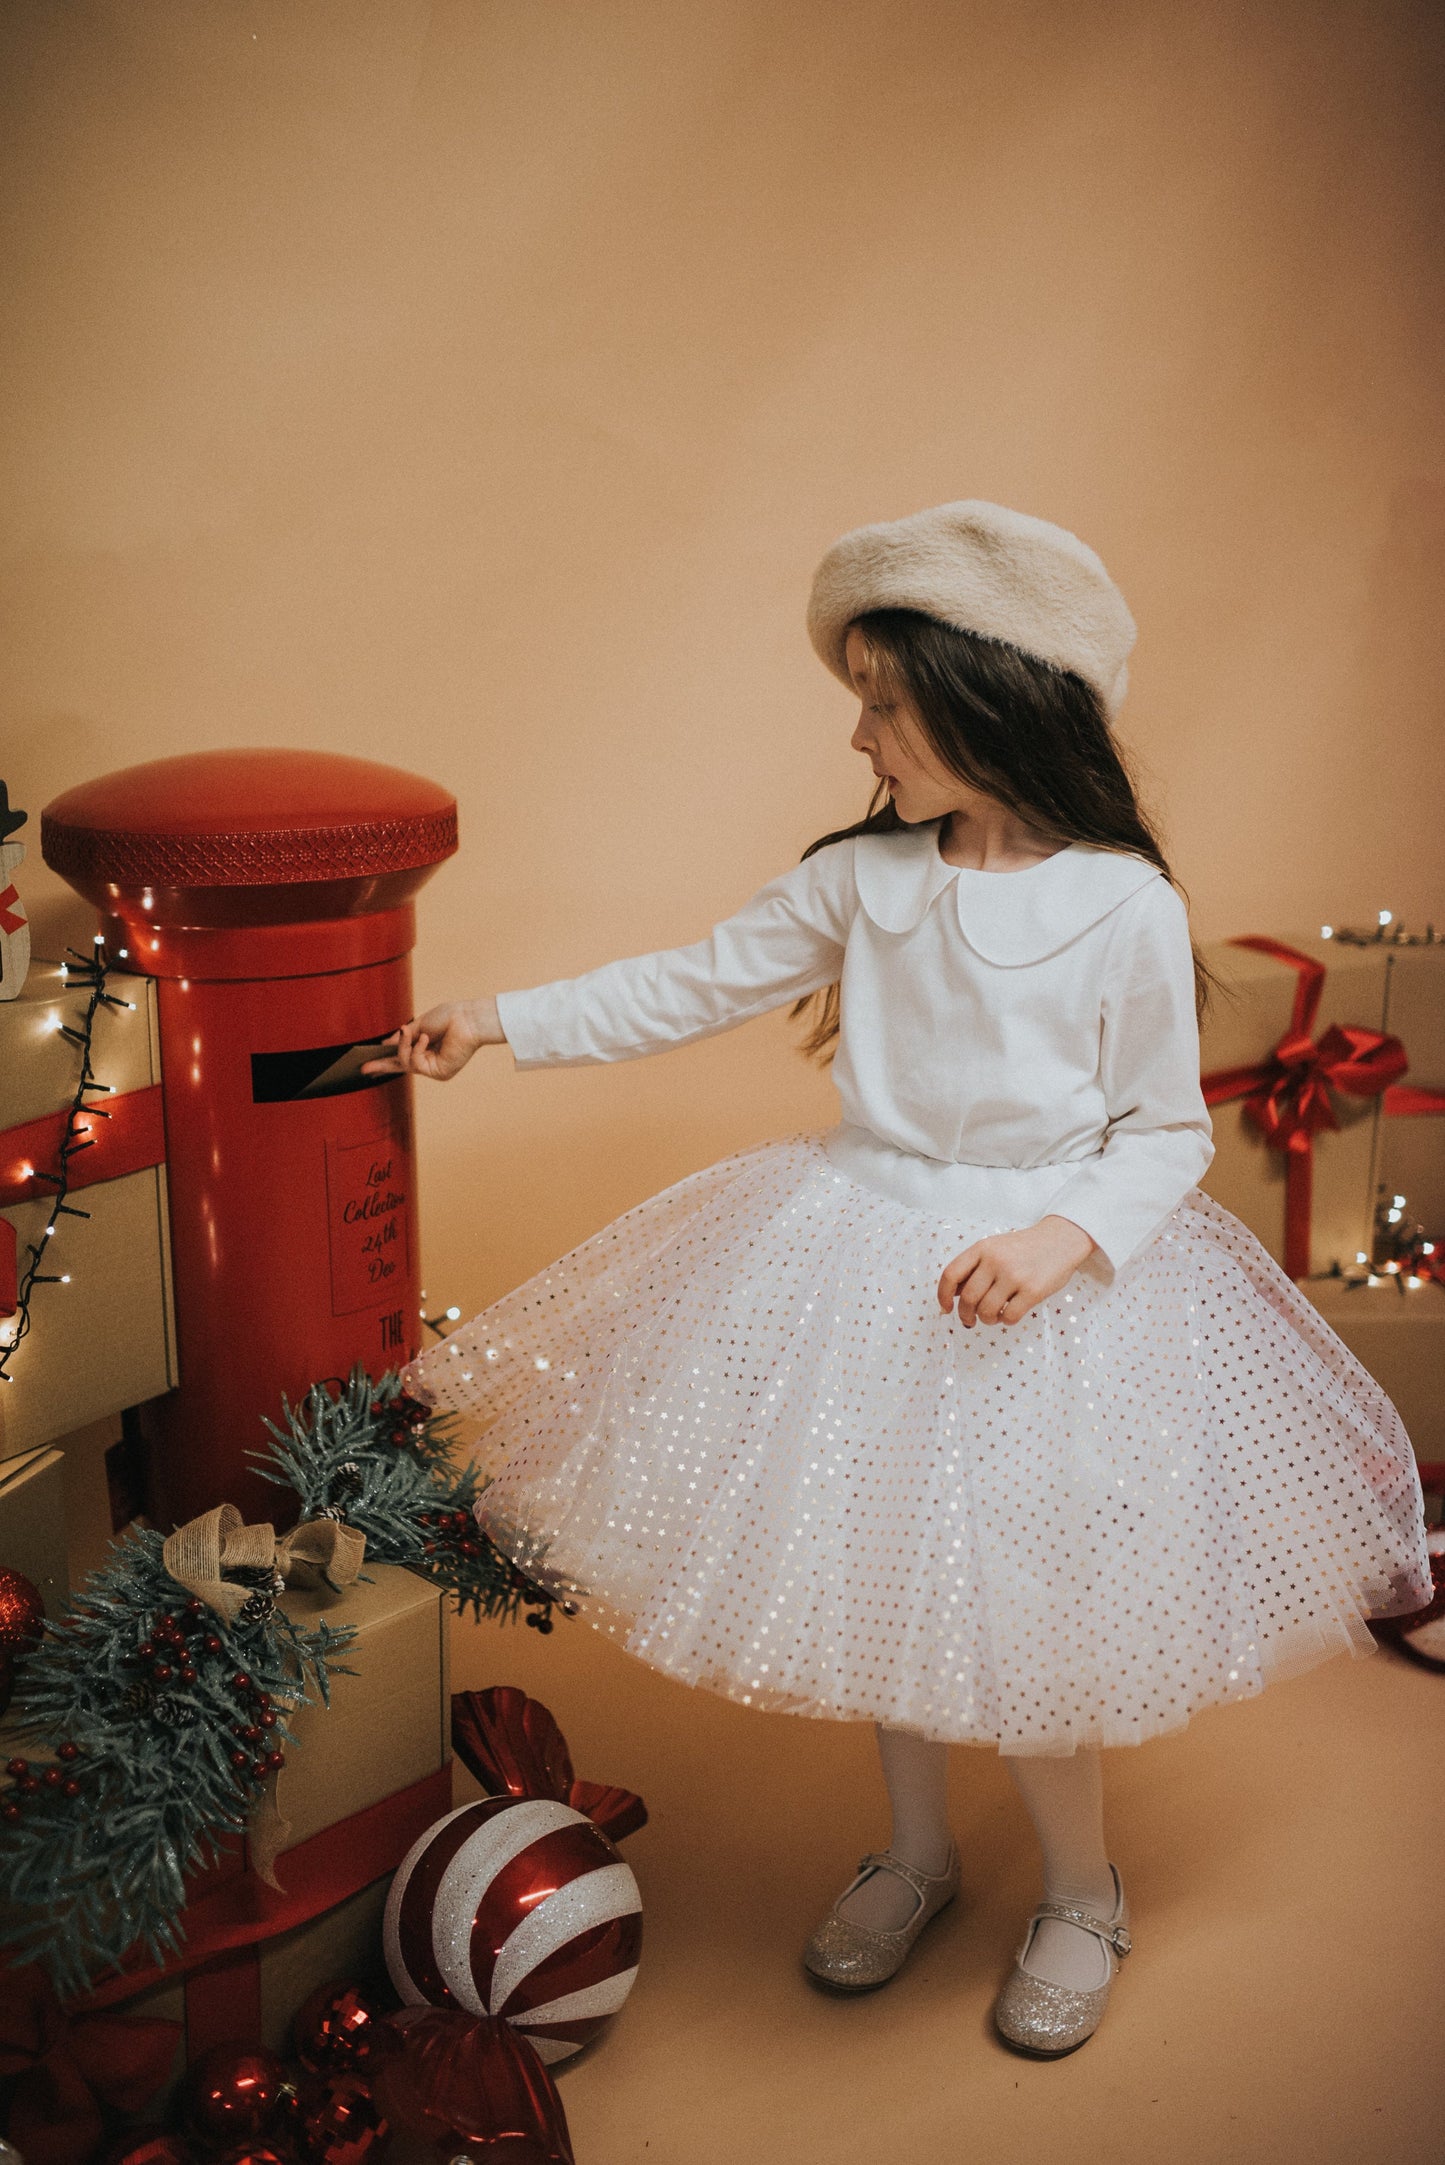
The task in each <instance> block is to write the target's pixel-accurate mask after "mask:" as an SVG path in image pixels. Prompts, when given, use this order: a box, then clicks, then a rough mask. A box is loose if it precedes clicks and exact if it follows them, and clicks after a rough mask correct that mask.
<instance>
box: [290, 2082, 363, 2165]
mask: <svg viewBox="0 0 1445 2165" xmlns="http://www.w3.org/2000/svg"><path fill="white" fill-rule="evenodd" d="M286 2131H287V2134H288V2136H289V2138H290V2140H291V2141H292V2142H294V2143H295V2145H296V2147H297V2148H298V2149H299V2150H300V2152H301V2155H302V2157H303V2158H304V2159H305V2160H306V2165H367V2160H368V2159H369V2158H371V2157H372V2155H373V2153H374V2152H375V2151H376V2149H377V2147H378V2145H379V2144H380V2143H382V2142H384V2141H385V2139H386V2135H387V2123H386V2121H385V2119H384V2118H383V2116H382V2112H381V2108H380V2106H379V2105H378V2104H377V2103H376V2101H375V2099H374V2098H373V2097H372V2094H371V2088H370V2085H369V2084H368V2083H367V2082H365V2081H363V2080H362V2078H361V2077H360V2076H358V2075H337V2074H330V2073H328V2074H304V2075H303V2076H302V2077H301V2080H300V2082H299V2083H298V2084H297V2087H296V2096H295V2098H294V2100H293V2101H292V2103H291V2105H290V2107H289V2109H288V2111H287V2116H286Z"/></svg>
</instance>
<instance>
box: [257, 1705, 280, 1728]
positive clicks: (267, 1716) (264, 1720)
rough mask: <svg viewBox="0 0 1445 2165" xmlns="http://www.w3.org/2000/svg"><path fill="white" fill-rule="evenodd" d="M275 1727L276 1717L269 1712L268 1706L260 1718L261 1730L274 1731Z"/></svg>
mask: <svg viewBox="0 0 1445 2165" xmlns="http://www.w3.org/2000/svg"><path fill="white" fill-rule="evenodd" d="M275 1726H276V1716H275V1715H274V1714H273V1713H272V1712H271V1709H270V1707H269V1706H268V1707H267V1708H266V1711H265V1712H264V1714H263V1715H262V1716H261V1727H262V1728H263V1729H274V1728H275Z"/></svg>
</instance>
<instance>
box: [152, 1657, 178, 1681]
mask: <svg viewBox="0 0 1445 2165" xmlns="http://www.w3.org/2000/svg"><path fill="white" fill-rule="evenodd" d="M175 1673H176V1672H175V1670H174V1669H173V1668H172V1667H171V1665H170V1663H169V1662H168V1661H158V1662H157V1663H156V1665H155V1667H154V1669H152V1671H151V1675H152V1676H153V1677H154V1678H155V1680H156V1682H157V1683H158V1684H169V1682H170V1680H171V1678H172V1677H173V1676H174V1675H175Z"/></svg>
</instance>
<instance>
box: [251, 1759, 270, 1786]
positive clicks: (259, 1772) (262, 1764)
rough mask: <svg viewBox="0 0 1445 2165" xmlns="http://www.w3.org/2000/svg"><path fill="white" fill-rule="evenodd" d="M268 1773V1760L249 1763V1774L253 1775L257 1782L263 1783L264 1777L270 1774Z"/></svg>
mask: <svg viewBox="0 0 1445 2165" xmlns="http://www.w3.org/2000/svg"><path fill="white" fill-rule="evenodd" d="M270 1771H271V1767H270V1761H269V1760H266V1759H256V1760H253V1761H252V1763H251V1772H252V1773H253V1774H254V1775H255V1777H256V1779H257V1781H258V1782H263V1781H265V1779H266V1776H267V1775H268V1774H269V1773H270Z"/></svg>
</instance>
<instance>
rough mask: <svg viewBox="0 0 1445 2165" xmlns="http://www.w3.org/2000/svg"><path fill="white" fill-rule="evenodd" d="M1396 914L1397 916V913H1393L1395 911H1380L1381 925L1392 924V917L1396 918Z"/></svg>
mask: <svg viewBox="0 0 1445 2165" xmlns="http://www.w3.org/2000/svg"><path fill="white" fill-rule="evenodd" d="M1394 914H1395V913H1394V911H1393V910H1381V911H1380V923H1381V924H1382V925H1387V924H1389V922H1390V920H1391V918H1392V917H1393V916H1394Z"/></svg>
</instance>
